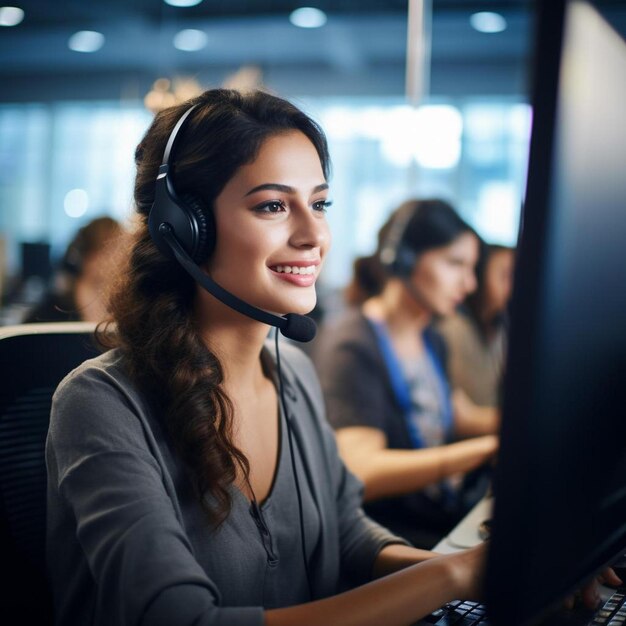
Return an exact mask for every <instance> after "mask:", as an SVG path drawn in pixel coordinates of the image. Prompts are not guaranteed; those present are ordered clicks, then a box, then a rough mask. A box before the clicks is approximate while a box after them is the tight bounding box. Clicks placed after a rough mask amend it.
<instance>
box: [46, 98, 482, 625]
mask: <svg viewBox="0 0 626 626" xmlns="http://www.w3.org/2000/svg"><path fill="white" fill-rule="evenodd" d="M136 162H137V177H136V183H135V203H136V208H137V212H138V217H139V219H138V226H137V230H136V233H135V234H134V243H133V246H132V250H131V251H130V256H129V258H128V263H127V267H126V268H125V269H124V270H123V272H122V274H121V277H120V280H121V282H120V284H119V286H118V287H117V290H116V292H115V294H114V296H113V298H112V301H111V311H112V320H113V321H114V322H115V326H111V325H108V326H107V325H105V326H102V327H101V328H100V330H99V333H98V334H99V337H100V339H101V340H102V341H103V342H105V343H106V344H107V345H112V346H113V347H114V349H112V350H109V351H108V352H106V353H105V354H103V355H102V356H100V357H98V358H96V359H93V360H90V361H87V362H85V363H84V364H83V365H81V366H80V367H79V368H78V369H77V370H75V371H74V372H72V373H71V374H70V375H69V376H68V377H67V378H66V379H65V380H64V381H63V382H62V383H61V385H60V386H59V388H58V390H57V392H56V394H55V397H54V401H53V408H52V415H51V424H50V431H49V435H48V441H47V448H46V455H47V464H48V473H49V488H48V541H47V549H48V563H49V570H50V578H51V582H52V588H53V595H54V600H55V606H56V614H57V618H56V620H57V621H56V623H57V624H59V625H69V624H80V625H81V626H87V625H89V624H98V625H99V624H112V625H115V626H121V625H124V624H142V625H144V626H147V625H156V624H159V625H161V624H163V625H167V626H177V625H184V624H195V625H201V624H228V625H232V626H236V625H239V624H240V625H248V624H249V625H253V624H254V625H261V624H267V625H268V626H274V625H283V624H284V625H288V624H294V625H295V624H298V625H299V626H306V625H307V624H311V625H312V624H315V625H319V624H324V623H333V624H354V625H361V626H380V624H383V623H384V624H386V625H387V626H394V625H396V624H397V625H399V624H409V623H411V622H413V621H415V620H416V619H417V618H418V617H419V616H421V615H424V614H426V613H428V612H430V611H431V610H433V609H434V608H436V607H437V606H439V605H441V604H443V603H444V602H445V601H447V600H450V599H452V598H455V597H466V598H472V597H476V596H477V595H478V594H479V591H478V587H479V583H480V578H481V571H482V563H483V558H484V549H483V548H477V549H473V550H470V551H467V552H464V553H461V554H457V555H448V556H435V555H433V554H432V553H429V552H425V551H420V550H417V549H415V548H412V547H410V546H408V545H406V543H405V542H403V541H402V540H401V539H399V538H398V537H396V536H394V535H392V534H391V533H390V532H389V531H387V530H385V529H384V528H382V527H380V526H378V525H377V524H375V523H374V522H372V521H371V520H370V519H368V518H367V517H366V516H365V515H364V514H363V511H362V509H361V508H360V500H361V485H360V483H359V482H358V481H357V480H356V479H355V478H354V477H353V476H352V475H351V474H350V473H349V472H348V471H347V470H346V469H345V467H344V466H343V465H342V463H341V461H340V459H339V456H338V453H337V449H336V446H335V441H334V437H333V434H332V430H331V429H330V428H329V427H328V425H327V424H326V422H325V419H324V410H323V401H322V396H321V390H320V388H319V385H318V382H317V378H316V376H315V372H314V369H313V367H312V365H311V364H310V362H309V361H308V359H307V357H305V356H304V354H303V353H302V352H300V351H299V350H298V349H297V348H295V347H293V346H290V345H285V346H283V348H282V352H283V354H282V355H280V354H279V351H278V336H276V345H275V348H273V347H272V345H271V343H269V344H266V337H267V333H268V329H269V326H276V327H277V328H278V329H280V330H281V332H282V333H283V334H284V335H286V336H289V337H291V338H292V339H296V340H299V341H306V340H309V339H311V338H312V336H313V335H314V333H315V326H314V325H313V324H312V322H310V321H309V320H308V318H307V317H306V316H304V315H303V314H304V313H306V312H307V311H309V310H311V309H312V308H313V306H314V304H315V280H316V277H317V275H318V273H319V271H320V268H321V264H322V262H323V260H324V257H325V254H326V251H327V249H328V246H329V239H330V236H329V232H328V226H327V223H326V219H325V210H326V207H327V206H328V205H329V201H328V194H329V191H328V182H327V176H328V170H329V158H328V151H327V146H326V140H325V138H324V135H323V133H322V131H321V129H319V127H318V126H317V125H316V124H315V123H314V122H313V121H312V120H310V119H309V118H308V117H307V116H306V115H305V114H303V113H302V112H301V111H299V110H298V109H297V108H295V107H294V106H293V105H291V104H289V103H288V102H286V101H284V100H282V99H280V98H277V97H275V96H271V95H268V94H266V93H262V92H253V93H250V94H247V95H242V94H240V93H238V92H235V91H230V90H210V91H207V92H205V93H204V94H202V95H201V96H199V97H197V98H195V99H194V100H192V101H190V102H188V103H185V104H182V105H178V106H175V107H172V108H169V109H166V110H164V111H162V112H161V113H159V114H158V115H157V116H156V118H155V120H154V122H153V123H152V125H151V127H150V128H149V129H148V131H147V133H146V134H145V136H144V138H143V140H142V141H141V143H140V145H139V146H138V149H137V153H136ZM373 579H376V580H373ZM368 581H369V584H367V585H365V586H359V584H364V583H368ZM346 589H348V590H346Z"/></svg>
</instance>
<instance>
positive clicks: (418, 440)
mask: <svg viewBox="0 0 626 626" xmlns="http://www.w3.org/2000/svg"><path fill="white" fill-rule="evenodd" d="M368 322H369V323H370V325H371V326H372V328H373V329H374V333H375V334H376V339H377V340H378V345H379V347H380V350H381V353H382V356H383V360H384V361H385V365H386V366H387V371H388V373H389V379H390V382H391V387H392V389H393V393H394V395H395V397H396V401H397V402H398V405H399V406H400V408H401V409H402V412H403V414H404V419H405V422H406V426H407V429H408V431H409V437H410V439H411V444H412V445H413V447H414V448H423V447H424V441H423V439H422V436H421V434H420V432H419V429H418V427H417V424H416V423H415V420H412V419H411V412H412V410H413V402H412V400H411V389H410V386H409V383H408V382H407V380H406V378H405V376H404V372H403V371H402V366H401V365H400V361H399V360H398V357H397V356H396V353H395V352H394V350H393V346H392V345H391V339H390V337H389V334H388V333H387V329H386V327H385V325H384V324H383V323H381V322H376V321H374V320H370V319H368ZM423 339H424V347H425V349H426V353H427V357H428V358H429V359H430V360H431V362H432V364H433V367H434V370H435V374H436V378H437V383H438V385H439V397H440V399H441V402H442V411H443V415H442V421H443V426H444V430H445V431H446V432H450V431H451V430H452V425H453V417H452V404H451V401H450V387H449V385H448V381H447V380H446V376H445V374H444V370H443V367H442V365H441V363H440V362H439V359H438V358H437V355H436V354H435V351H434V349H433V346H432V343H431V341H430V338H429V337H428V335H427V333H426V332H424V334H423Z"/></svg>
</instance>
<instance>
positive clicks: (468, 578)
mask: <svg viewBox="0 0 626 626" xmlns="http://www.w3.org/2000/svg"><path fill="white" fill-rule="evenodd" d="M487 549H488V544H487V542H485V543H481V544H479V545H477V546H476V547H475V548H470V549H469V550H463V551H462V552H455V553H454V554H449V555H445V556H442V557H440V558H442V559H449V561H450V563H449V566H450V568H451V575H452V580H453V584H454V590H455V593H454V597H455V598H458V599H461V600H478V601H480V600H481V599H482V596H483V583H484V578H485V564H486V560H487Z"/></svg>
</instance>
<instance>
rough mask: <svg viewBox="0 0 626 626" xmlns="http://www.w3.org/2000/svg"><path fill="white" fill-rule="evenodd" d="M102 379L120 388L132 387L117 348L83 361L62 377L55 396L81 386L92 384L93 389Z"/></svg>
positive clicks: (121, 353) (122, 357) (121, 355)
mask: <svg viewBox="0 0 626 626" xmlns="http://www.w3.org/2000/svg"><path fill="white" fill-rule="evenodd" d="M104 381H108V383H109V384H116V385H118V386H120V387H122V388H124V387H126V388H129V389H131V388H132V383H131V382H130V380H129V379H128V376H127V375H126V373H125V365H124V354H123V352H122V351H121V350H119V349H117V348H116V349H113V350H108V351H107V352H104V353H102V354H100V355H98V356H96V357H94V358H92V359H87V360H86V361H83V362H82V363H81V364H80V365H79V366H78V367H76V368H74V369H73V370H72V371H71V372H69V373H68V374H67V375H66V376H65V378H63V380H62V381H61V382H60V383H59V385H58V386H57V389H56V392H55V396H58V395H62V394H67V393H71V392H72V390H73V389H74V388H77V387H81V386H93V387H94V390H95V389H97V388H98V386H99V385H98V383H102V382H104Z"/></svg>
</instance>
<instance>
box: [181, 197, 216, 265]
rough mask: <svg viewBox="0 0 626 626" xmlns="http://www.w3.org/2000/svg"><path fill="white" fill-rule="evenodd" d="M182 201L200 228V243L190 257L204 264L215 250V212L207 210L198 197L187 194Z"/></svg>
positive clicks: (198, 242)
mask: <svg viewBox="0 0 626 626" xmlns="http://www.w3.org/2000/svg"><path fill="white" fill-rule="evenodd" d="M181 200H182V201H183V202H184V203H185V208H187V209H188V210H189V212H190V213H191V215H192V216H193V219H194V220H195V222H196V224H197V226H198V241H197V244H196V246H194V250H193V251H192V254H191V255H190V256H191V258H192V259H193V260H194V261H195V262H196V263H198V264H201V263H204V261H206V260H207V259H208V258H209V257H210V256H211V254H212V253H213V249H214V248H215V220H214V218H213V212H212V211H211V210H209V209H207V208H205V206H204V204H203V203H202V201H201V200H200V199H199V198H198V197H197V196H194V195H191V194H185V195H183V196H182V197H181Z"/></svg>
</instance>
